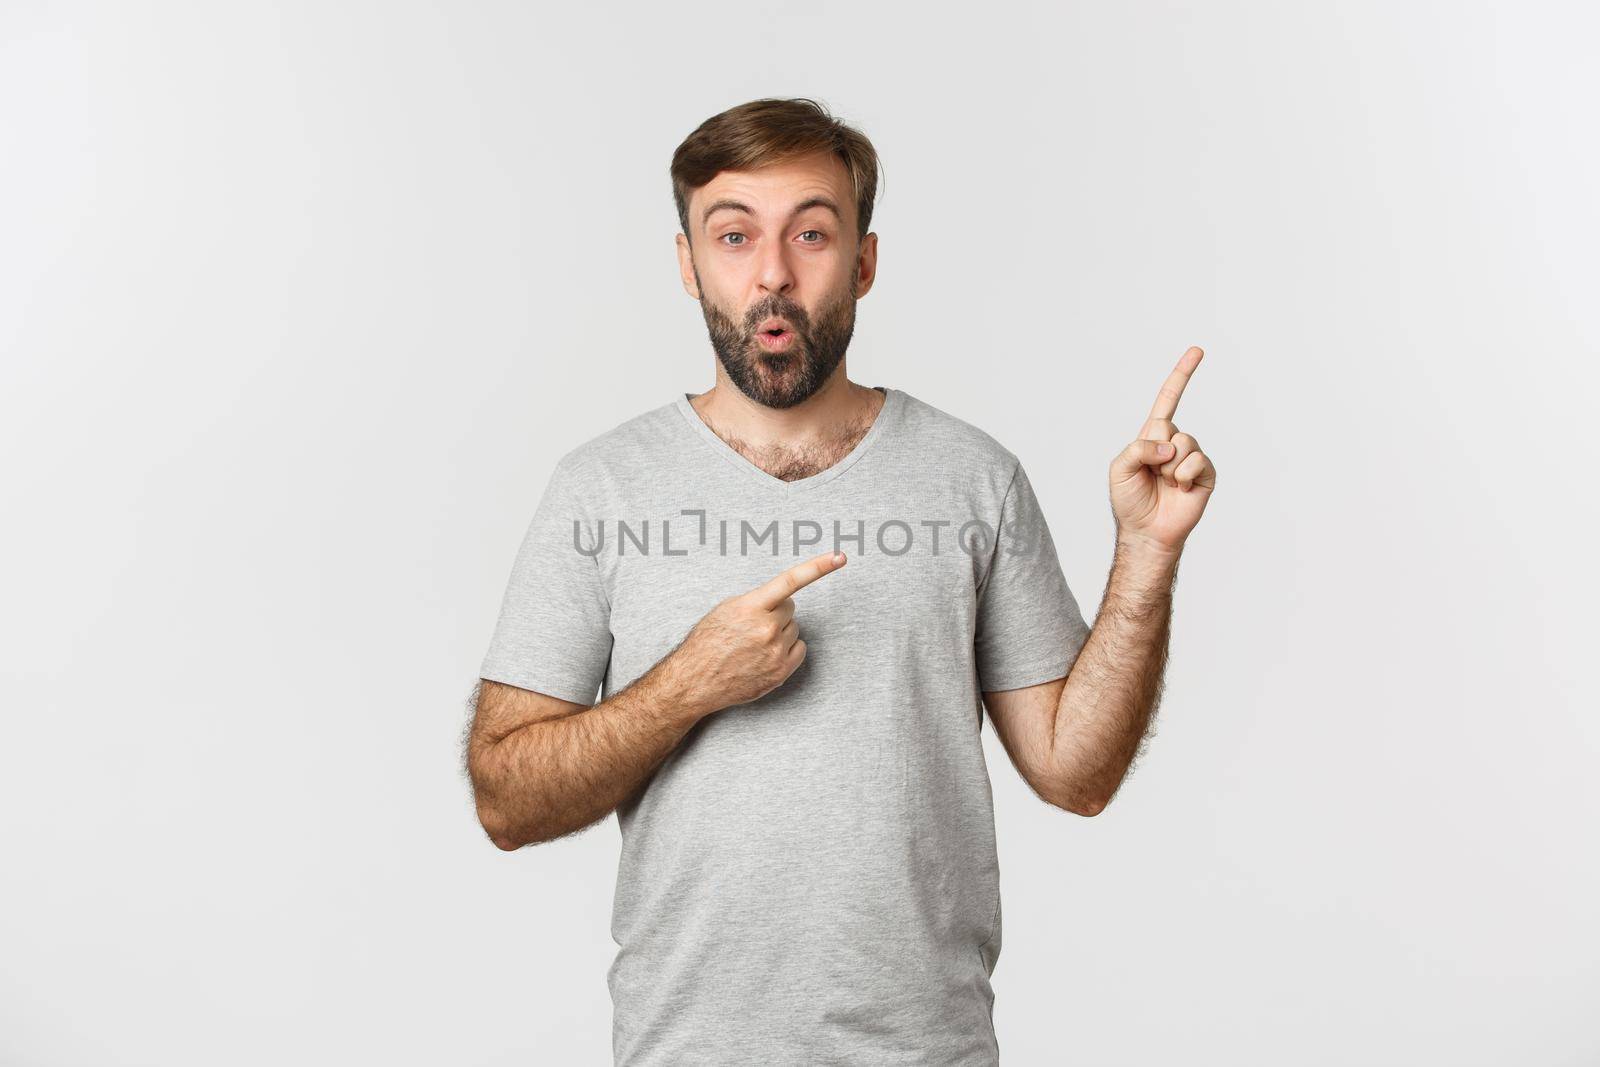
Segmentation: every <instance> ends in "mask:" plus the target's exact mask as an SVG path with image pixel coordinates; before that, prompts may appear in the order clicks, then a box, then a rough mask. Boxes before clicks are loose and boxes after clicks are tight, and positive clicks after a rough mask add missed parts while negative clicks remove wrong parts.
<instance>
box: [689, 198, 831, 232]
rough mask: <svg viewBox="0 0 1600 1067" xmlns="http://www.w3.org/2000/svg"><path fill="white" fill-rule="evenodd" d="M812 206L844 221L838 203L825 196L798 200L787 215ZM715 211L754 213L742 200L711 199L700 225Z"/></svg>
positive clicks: (792, 214) (705, 224)
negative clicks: (822, 208)
mask: <svg viewBox="0 0 1600 1067" xmlns="http://www.w3.org/2000/svg"><path fill="white" fill-rule="evenodd" d="M814 207H825V208H827V209H828V210H829V211H831V212H833V217H834V218H836V219H838V220H839V222H840V224H841V225H842V224H843V223H844V216H843V215H841V214H840V213H839V205H838V204H835V203H834V202H833V201H832V200H831V199H829V198H828V197H826V196H813V197H810V198H808V199H806V200H802V201H800V202H799V203H798V204H796V205H795V206H794V210H793V211H792V212H790V213H789V217H790V218H794V217H795V216H796V215H798V214H800V213H801V212H802V211H808V210H810V209H811V208H814ZM716 211H743V212H744V213H745V214H746V215H754V214H755V211H753V210H752V209H751V207H750V205H749V204H746V203H745V202H744V201H742V200H730V199H728V198H727V197H723V198H722V199H721V200H713V201H712V202H711V203H710V204H707V205H706V210H705V212H704V214H702V215H701V216H700V225H701V226H702V227H705V226H708V225H710V224H711V215H712V213H713V212H716Z"/></svg>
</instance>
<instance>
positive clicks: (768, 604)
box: [750, 551, 845, 611]
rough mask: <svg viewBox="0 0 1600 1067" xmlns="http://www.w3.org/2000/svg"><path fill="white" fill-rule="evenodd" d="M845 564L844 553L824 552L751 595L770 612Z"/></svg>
mask: <svg viewBox="0 0 1600 1067" xmlns="http://www.w3.org/2000/svg"><path fill="white" fill-rule="evenodd" d="M844 562H845V560H844V553H843V552H837V551H836V552H824V553H823V554H822V555H820V556H813V557H812V558H811V559H808V560H806V561H805V562H804V563H796V564H795V565H794V566H793V567H790V568H789V569H788V570H786V571H784V572H783V573H782V574H779V575H778V576H777V577H775V578H773V579H771V580H770V581H767V582H764V583H762V584H761V585H758V586H756V587H755V588H754V589H752V590H751V591H750V595H751V596H753V597H754V598H755V599H756V603H758V604H760V605H761V606H762V607H764V608H766V609H768V610H769V611H770V610H771V609H773V608H775V607H777V606H778V605H779V604H781V603H783V602H784V601H785V600H787V599H789V598H790V597H791V596H793V595H794V594H795V592H796V591H797V590H800V589H803V588H805V587H806V586H808V585H810V584H811V583H812V582H814V581H816V580H817V579H818V578H821V577H822V576H823V575H824V574H827V573H829V572H830V571H836V570H838V569H839V568H840V567H843V566H844Z"/></svg>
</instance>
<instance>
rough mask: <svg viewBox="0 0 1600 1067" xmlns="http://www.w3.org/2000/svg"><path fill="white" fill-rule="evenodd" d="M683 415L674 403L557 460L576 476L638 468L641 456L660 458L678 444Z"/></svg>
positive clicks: (643, 414) (604, 433)
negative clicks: (677, 439) (618, 468)
mask: <svg viewBox="0 0 1600 1067" xmlns="http://www.w3.org/2000/svg"><path fill="white" fill-rule="evenodd" d="M682 417H683V416H682V415H681V414H680V413H679V412H678V410H677V405H676V404H675V403H674V402H673V401H670V400H669V401H667V402H666V403H665V404H659V405H657V406H656V407H653V408H650V409H649V410H647V411H641V412H639V413H638V414H636V415H632V416H630V417H628V418H626V419H624V420H623V421H621V422H619V423H617V424H616V425H614V426H612V427H610V428H609V429H606V430H602V431H600V432H599V433H596V434H593V435H592V436H590V437H587V438H585V439H583V440H581V441H580V442H579V443H578V444H576V445H574V446H573V447H571V448H569V449H568V450H567V451H566V452H565V453H563V454H562V455H561V457H560V458H559V459H558V460H557V461H556V466H557V467H558V468H560V469H563V470H567V471H570V472H572V473H575V474H580V475H581V474H585V473H587V474H598V473H600V472H602V471H605V470H608V469H616V468H617V467H618V466H619V465H620V466H621V467H623V468H630V467H636V466H638V464H639V462H640V459H641V457H646V456H660V455H662V454H663V452H664V450H665V449H667V448H669V447H670V446H671V445H672V443H673V442H674V434H675V433H676V432H677V427H676V426H675V425H674V423H675V422H676V421H681V419H682Z"/></svg>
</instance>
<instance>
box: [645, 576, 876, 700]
mask: <svg viewBox="0 0 1600 1067" xmlns="http://www.w3.org/2000/svg"><path fill="white" fill-rule="evenodd" d="M844 564H845V555H844V553H843V552H825V553H823V554H822V555H820V556H816V557H814V558H812V559H808V560H806V561H805V562H804V563H797V564H795V565H794V566H793V567H790V568H789V569H788V570H786V571H784V572H783V573H782V574H779V575H778V576H777V577H775V578H773V579H771V580H770V581H768V582H765V583H763V584H761V585H759V586H757V587H756V588H754V589H752V590H750V591H749V592H747V593H740V594H738V595H737V596H732V597H729V598H728V599H727V600H724V601H723V602H722V603H720V604H718V605H717V606H716V607H714V608H712V609H711V610H710V611H709V612H707V613H706V615H705V617H704V618H702V619H701V620H700V621H699V622H697V623H695V625H694V628H693V629H692V630H690V631H689V635H688V636H687V637H685V638H684V639H683V643H682V644H680V645H679V646H678V648H677V649H676V650H675V651H674V652H673V653H672V656H671V659H672V661H673V663H672V666H673V674H675V675H676V676H677V677H678V678H679V679H681V684H682V686H683V691H684V696H685V701H686V702H687V703H688V704H689V705H690V706H692V707H694V708H696V709H698V710H699V711H700V712H702V713H703V714H706V715H709V714H711V713H712V712H713V711H719V710H721V709H722V708H730V707H733V706H734V705H735V704H743V703H746V702H747V701H751V700H756V699H758V698H759V697H763V696H766V695H767V694H768V693H770V692H772V691H773V690H774V689H776V688H778V686H780V685H782V684H783V683H784V681H785V680H787V679H788V677H789V675H791V674H793V673H794V672H795V671H796V670H798V669H799V667H800V664H801V663H803V662H805V658H806V643H805V642H804V641H803V640H801V639H800V628H799V627H798V626H797V625H796V624H795V621H794V599H793V597H794V594H795V593H796V592H797V591H798V590H800V589H803V588H804V587H806V586H808V585H810V584H811V583H812V582H814V581H816V580H817V579H818V578H821V577H822V576H823V575H824V574H828V573H829V572H831V571H836V570H838V569H839V568H840V567H843V566H844Z"/></svg>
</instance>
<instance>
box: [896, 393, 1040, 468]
mask: <svg viewBox="0 0 1600 1067" xmlns="http://www.w3.org/2000/svg"><path fill="white" fill-rule="evenodd" d="M900 393H901V395H902V396H903V397H904V400H905V403H904V415H903V418H904V425H905V428H906V431H907V433H906V438H907V439H908V440H909V441H911V442H913V443H914V445H915V447H916V448H917V449H918V450H919V451H922V452H925V453H927V454H931V455H934V456H938V457H940V458H941V459H943V460H945V461H946V462H949V463H956V464H961V465H964V466H972V467H980V468H984V469H988V470H997V471H1002V472H1010V471H1011V470H1013V469H1015V468H1016V466H1017V463H1018V459H1017V454H1016V453H1015V452H1013V451H1011V449H1009V448H1007V447H1006V446H1005V445H1004V444H1003V443H1001V441H1000V440H999V438H997V437H996V436H995V435H994V434H991V433H990V432H988V431H987V430H985V429H983V428H982V427H980V426H978V425H977V424H976V423H973V422H969V421H968V420H967V419H965V418H962V417H961V416H959V415H955V414H952V413H951V412H949V411H946V410H945V409H944V408H941V407H937V406H935V405H934V404H932V403H929V402H928V401H926V400H923V399H922V398H921V397H917V396H913V395H912V394H910V393H908V392H906V391H905V390H904V389H902V390H900Z"/></svg>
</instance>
